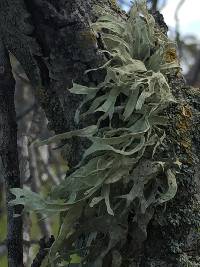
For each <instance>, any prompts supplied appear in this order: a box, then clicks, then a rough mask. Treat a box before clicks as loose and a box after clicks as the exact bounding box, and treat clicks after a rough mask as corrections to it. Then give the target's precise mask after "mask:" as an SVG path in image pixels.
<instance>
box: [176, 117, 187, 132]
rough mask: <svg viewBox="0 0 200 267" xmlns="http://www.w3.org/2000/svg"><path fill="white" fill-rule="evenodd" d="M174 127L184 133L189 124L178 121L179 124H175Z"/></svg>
mask: <svg viewBox="0 0 200 267" xmlns="http://www.w3.org/2000/svg"><path fill="white" fill-rule="evenodd" d="M176 126H177V128H178V131H181V132H185V131H187V130H188V128H189V123H188V121H182V120H180V121H179V122H177V124H176Z"/></svg>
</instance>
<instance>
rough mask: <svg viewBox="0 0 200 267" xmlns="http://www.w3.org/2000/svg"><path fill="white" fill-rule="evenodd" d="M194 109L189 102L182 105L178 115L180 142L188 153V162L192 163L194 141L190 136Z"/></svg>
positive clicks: (177, 126) (177, 127) (177, 124)
mask: <svg viewBox="0 0 200 267" xmlns="http://www.w3.org/2000/svg"><path fill="white" fill-rule="evenodd" d="M191 117H192V110H191V108H190V106H189V105H188V104H185V105H182V106H181V107H180V109H179V114H178V117H177V123H176V130H177V133H178V136H179V140H178V143H179V144H180V146H181V147H182V149H184V151H185V152H186V154H187V155H188V162H189V163H192V151H191V149H192V141H191V138H190V128H191Z"/></svg>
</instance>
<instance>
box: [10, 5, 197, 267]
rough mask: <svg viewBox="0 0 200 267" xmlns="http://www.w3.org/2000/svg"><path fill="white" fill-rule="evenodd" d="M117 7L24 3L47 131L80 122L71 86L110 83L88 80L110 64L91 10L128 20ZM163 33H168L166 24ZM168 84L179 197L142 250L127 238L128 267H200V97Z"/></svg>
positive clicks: (161, 213)
mask: <svg viewBox="0 0 200 267" xmlns="http://www.w3.org/2000/svg"><path fill="white" fill-rule="evenodd" d="M18 1H19V0H18ZM19 2H20V1H19ZM21 2H22V1H21ZM113 2H114V1H109V0H107V1H106V0H104V1H103V0H102V1H96V0H91V1H89V0H88V1H85V0H73V1H72V0H67V1H61V0H57V1H56V0H51V1H50V0H48V1H47V0H46V1H40V0H32V1H31V0H26V1H25V4H26V7H27V10H28V12H29V13H30V14H31V19H32V25H33V26H34V31H32V33H31V34H32V36H33V37H34V39H35V40H36V42H37V44H38V46H39V47H40V54H39V55H35V56H34V60H35V62H36V65H37V66H38V68H39V70H40V78H41V81H42V82H41V84H42V87H41V88H37V86H36V89H37V90H36V96H37V99H38V101H39V102H40V104H41V106H42V107H43V109H44V111H45V113H46V116H47V118H48V120H49V128H50V129H52V130H54V131H55V132H56V133H61V132H65V131H69V130H72V129H74V128H75V127H78V126H77V125H75V123H74V113H75V110H76V109H77V107H78V105H79V103H80V100H81V99H80V97H77V96H72V95H70V94H69V93H68V91H67V90H66V88H69V87H70V86H71V85H72V81H76V82H79V83H82V84H87V85H88V84H97V83H98V82H100V81H101V80H102V79H103V77H104V73H102V72H95V73H90V74H87V75H84V72H85V70H87V69H89V68H94V67H98V66H99V65H101V64H102V63H103V62H104V61H105V60H106V59H105V58H104V57H103V55H102V54H101V53H100V52H99V50H98V47H99V46H100V45H101V44H100V42H99V40H98V37H96V36H94V34H93V32H92V31H91V30H90V27H89V22H90V20H92V21H94V20H95V19H96V17H97V16H98V14H96V13H94V12H93V11H92V6H93V5H94V4H95V3H98V4H102V5H103V7H104V8H108V9H109V10H110V12H114V13H115V14H116V15H117V16H123V15H122V14H121V13H120V12H119V10H118V9H117V8H116V6H115V4H113V5H112V4H111V3H113ZM10 12H12V10H10ZM161 22H162V21H161ZM162 27H164V30H166V26H165V24H164V23H163V25H161V28H162ZM19 61H20V58H19ZM30 79H31V77H30ZM169 82H170V83H171V86H172V89H173V93H174V95H175V97H176V99H177V102H178V104H176V105H173V106H171V107H170V108H169V109H168V110H167V111H166V112H167V114H168V116H169V118H170V121H171V127H170V128H169V129H168V138H167V139H166V148H167V149H166V151H161V152H160V153H163V154H165V156H166V157H168V158H173V157H174V151H175V154H176V155H177V157H178V158H179V160H180V161H182V162H183V165H182V169H181V174H180V175H179V177H178V193H177V195H176V197H175V198H174V199H173V200H172V201H170V202H169V203H168V204H167V205H166V207H163V206H161V207H159V208H157V209H156V211H155V214H154V218H153V220H152V221H151V223H150V224H149V227H148V233H147V239H146V241H145V242H144V243H143V244H139V245H138V243H137V242H136V241H135V239H134V238H133V239H128V241H127V243H126V245H125V246H124V248H123V251H122V254H123V258H124V259H127V260H125V261H124V262H123V267H127V266H129V267H130V266H133V267H134V266H141V267H148V266H157V267H159V266H163V267H167V266H182V267H184V266H187V264H188V262H189V261H190V260H191V262H192V264H193V265H192V266H195V265H194V264H197V265H196V266H199V265H198V264H200V260H199V259H198V246H197V240H198V236H197V233H196V232H195V230H196V228H197V226H198V224H199V218H198V214H197V208H196V207H197V204H198V202H197V200H196V198H195V193H196V192H195V189H196V188H197V187H196V180H197V179H198V168H197V162H198V161H199V157H200V155H199V151H198V148H199V143H200V133H199V130H198V129H197V128H196V127H195V124H196V123H199V121H198V120H199V119H198V116H197V115H196V114H197V113H198V112H199V109H200V107H199V92H198V91H194V90H192V89H191V88H185V85H184V83H183V82H182V78H180V77H178V76H177V75H174V76H172V77H169ZM85 123H86V124H87V122H85ZM79 127H82V125H79ZM84 145H85V144H83V143H82V141H81V140H77V139H74V140H73V142H72V144H71V147H70V148H68V150H67V151H68V156H69V158H68V159H69V161H70V163H71V166H72V167H73V166H75V165H76V163H77V162H78V161H79V159H80V155H81V151H82V149H83V147H84ZM195 179H196V180H195ZM191 236H195V237H194V238H191ZM190 253H192V256H191V259H190ZM128 259H131V260H128ZM131 264H132V265H131ZM107 266H109V267H110V266H111V263H110V262H109V255H108V259H107V262H106V263H105V267H107Z"/></svg>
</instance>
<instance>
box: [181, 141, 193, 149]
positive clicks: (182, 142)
mask: <svg viewBox="0 0 200 267" xmlns="http://www.w3.org/2000/svg"><path fill="white" fill-rule="evenodd" d="M180 144H181V146H182V147H184V148H185V149H188V148H191V147H192V143H191V140H189V139H188V140H182V141H181V142H180Z"/></svg>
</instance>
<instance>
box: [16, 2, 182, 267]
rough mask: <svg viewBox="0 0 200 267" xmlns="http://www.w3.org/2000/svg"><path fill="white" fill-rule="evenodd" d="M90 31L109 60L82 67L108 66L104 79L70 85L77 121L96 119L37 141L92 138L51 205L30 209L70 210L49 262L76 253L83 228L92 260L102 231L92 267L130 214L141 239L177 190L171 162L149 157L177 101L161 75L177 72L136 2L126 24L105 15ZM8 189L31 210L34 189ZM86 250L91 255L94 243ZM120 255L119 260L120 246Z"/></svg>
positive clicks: (116, 240)
mask: <svg viewBox="0 0 200 267" xmlns="http://www.w3.org/2000/svg"><path fill="white" fill-rule="evenodd" d="M92 28H93V30H94V31H96V32H101V38H102V40H103V42H104V44H105V46H106V50H105V51H102V53H105V54H107V55H109V58H110V60H109V61H108V62H107V63H106V64H105V65H104V66H102V67H100V68H97V69H92V70H88V71H87V72H92V71H99V69H105V70H106V76H105V80H104V81H103V82H102V83H100V84H98V85H97V86H96V87H87V86H83V85H80V84H73V87H72V88H71V89H70V92H71V93H73V94H81V95H84V96H85V98H84V100H83V102H82V103H81V105H80V107H79V109H78V110H77V112H76V116H75V120H76V122H77V123H79V122H80V121H81V120H82V119H83V118H85V117H86V116H88V115H90V114H96V117H97V118H98V119H97V124H96V125H92V126H89V127H87V128H84V129H81V130H76V131H73V132H69V133H64V134H61V135H58V136H55V137H53V138H51V139H50V140H47V141H45V142H42V144H44V143H45V144H46V143H49V142H55V141H58V140H61V139H67V138H71V137H73V136H81V137H86V138H88V139H89V140H90V141H91V143H92V144H91V146H90V147H89V148H88V149H87V150H86V151H85V153H84V155H83V158H82V161H81V162H80V163H79V165H78V166H77V169H76V170H75V171H74V172H73V173H72V174H70V175H69V176H68V177H67V178H66V180H64V181H63V182H61V184H60V185H59V186H57V187H56V188H55V189H54V190H53V191H52V193H51V198H52V199H51V201H50V203H49V202H48V203H47V202H43V203H42V202H41V199H39V201H35V203H34V206H32V209H35V210H36V211H38V212H41V211H42V212H45V209H46V212H55V211H56V209H57V211H59V212H60V211H62V210H63V209H65V210H66V211H68V212H67V214H66V217H65V218H64V219H63V224H62V225H61V229H60V233H59V235H58V237H57V239H56V241H55V243H54V245H53V247H52V249H51V252H50V263H51V265H52V266H56V261H57V260H58V258H59V259H60V258H62V257H63V253H65V257H66V258H67V259H69V256H70V251H65V252H63V249H64V243H66V244H68V247H70V248H71V249H72V248H73V249H74V250H76V248H75V247H73V246H74V244H75V242H76V240H77V239H78V238H79V237H80V235H81V234H84V233H85V232H89V240H90V242H89V241H88V242H89V243H88V242H87V244H86V245H85V247H84V250H85V251H87V252H86V254H88V255H89V256H91V257H92V255H90V245H91V243H92V246H93V247H95V244H97V243H98V242H97V239H96V238H97V236H98V234H99V233H104V234H105V235H106V236H107V238H108V241H107V246H105V244H104V245H102V246H97V248H96V249H97V250H98V257H97V258H96V259H90V262H91V263H92V266H98V267H99V266H102V262H103V259H104V257H105V256H106V254H107V253H108V252H110V251H111V250H112V249H113V248H115V246H116V245H118V247H119V246H120V244H123V239H124V238H125V237H126V231H127V229H128V214H129V212H130V211H132V212H133V213H134V217H133V222H137V224H138V227H140V230H141V231H142V232H143V234H144V239H145V236H146V227H147V225H148V222H149V220H150V219H151V218H152V215H153V213H152V212H151V209H152V207H155V206H157V205H158V204H161V203H164V202H166V201H168V200H170V199H172V198H173V197H174V196H175V194H176V190H177V184H176V177H175V174H176V171H175V170H174V169H173V164H171V163H170V164H169V163H168V162H167V161H164V160H162V159H161V160H160V161H154V160H153V157H154V154H155V153H156V151H157V148H158V146H160V145H161V144H162V141H163V139H164V138H165V130H164V129H165V126H166V125H167V123H168V121H167V118H166V117H165V116H163V111H164V109H165V108H166V107H167V106H168V105H169V103H171V102H174V101H175V100H174V98H173V96H172V93H171V89H170V87H169V85H168V82H167V80H166V78H165V73H166V72H168V71H169V69H171V68H172V69H179V66H178V64H177V62H176V57H175V56H174V53H171V52H170V54H169V50H168V49H169V47H173V44H172V43H170V42H169V40H168V39H167V37H166V36H165V35H164V34H162V33H161V32H159V31H158V30H157V29H156V28H155V22H154V19H153V17H152V16H151V15H150V14H149V13H148V11H147V7H146V3H145V2H144V1H140V2H139V1H138V2H137V3H136V4H135V5H134V6H133V8H132V9H131V12H130V17H129V18H128V20H127V21H121V20H119V19H118V18H117V17H114V16H112V15H111V14H106V15H104V16H102V17H101V18H100V19H99V20H98V21H97V22H96V23H95V24H93V25H92ZM170 49H173V48H170ZM170 51H172V50H170ZM173 51H174V50H173ZM105 121H107V123H106V126H105ZM116 121H117V124H118V126H117V127H116V126H115V124H116ZM103 125H104V126H103ZM147 157H148V158H149V159H148V160H147ZM177 162H178V161H177ZM174 165H176V162H175V163H174ZM158 187H159V188H162V190H161V191H159V190H158ZM161 192H162V193H161ZM13 193H14V194H15V195H16V196H17V199H16V200H14V201H13V202H12V203H13V204H19V203H20V204H24V205H25V206H26V205H27V206H28V207H29V208H31V199H32V197H33V196H32V195H31V194H30V196H28V194H27V191H26V194H24V195H23V191H20V193H19V192H17V191H16V189H15V190H14V191H13ZM21 196H22V197H23V198H21ZM35 197H36V196H35V195H34V199H35V200H36V198H35ZM61 199H62V203H59V202H60V201H61ZM50 204H51V205H50ZM53 204H54V205H53ZM45 205H46V206H45ZM51 207H52V209H51ZM89 210H92V211H90V212H88V211H89ZM85 214H87V216H86V215H85ZM80 218H82V220H83V221H82V224H80V226H79V229H78V230H77V231H75V230H74V224H75V222H76V221H79V219H80ZM83 218H84V219H83ZM89 221H90V222H92V225H90V224H89V223H88V222H89ZM111 226H112V227H111ZM122 226H123V227H122ZM141 242H142V241H141ZM57 253H58V254H59V256H58V254H57ZM77 253H78V251H77ZM91 254H93V255H95V253H94V248H93V249H92V250H91ZM66 255H68V256H66ZM117 255H119V257H121V256H120V252H119V251H117Z"/></svg>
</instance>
